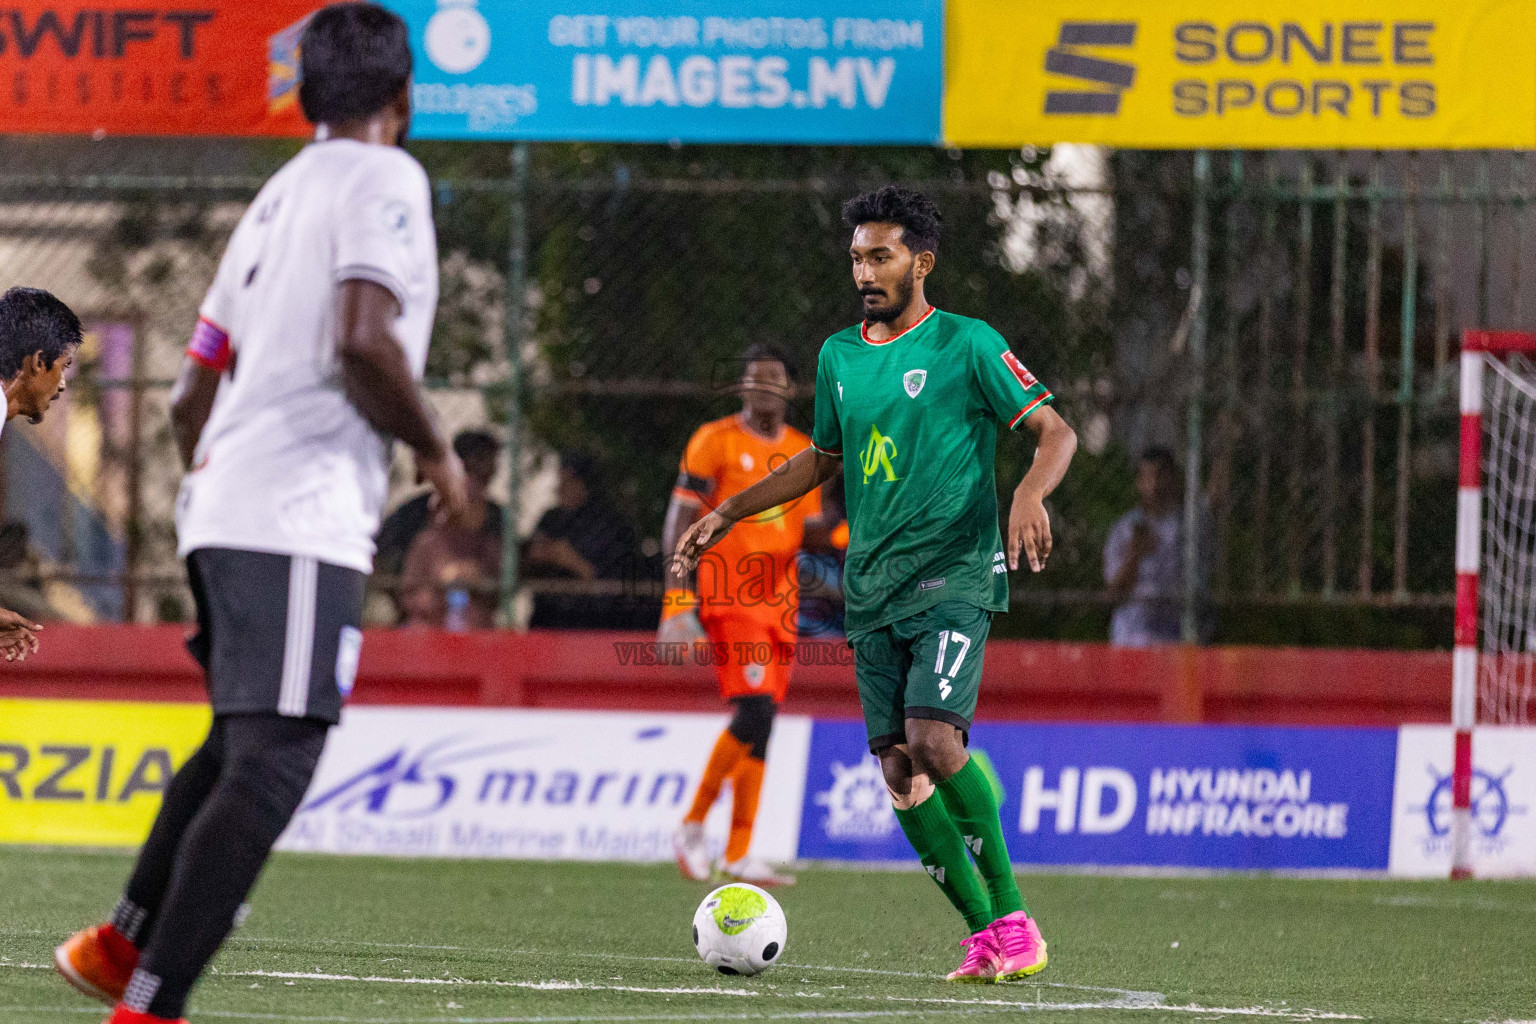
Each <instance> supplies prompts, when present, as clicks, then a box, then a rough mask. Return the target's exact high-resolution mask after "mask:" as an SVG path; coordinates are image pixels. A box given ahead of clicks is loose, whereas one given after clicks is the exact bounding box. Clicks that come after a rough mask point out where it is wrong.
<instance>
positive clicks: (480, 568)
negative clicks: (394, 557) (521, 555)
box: [400, 455, 501, 632]
mask: <svg viewBox="0 0 1536 1024" xmlns="http://www.w3.org/2000/svg"><path fill="white" fill-rule="evenodd" d="M460 458H463V456H462V455H461V456H460ZM489 461H490V463H491V465H492V466H494V465H495V457H494V455H493V456H492V457H491V459H490V460H489ZM467 468H468V467H467V466H466V469H467ZM465 477H466V487H467V490H468V491H469V504H470V506H471V507H473V506H474V505H475V503H476V502H480V501H485V502H486V505H487V506H488V508H487V516H489V514H490V511H491V510H492V509H494V510H495V511H496V512H497V513H498V514H499V513H500V511H501V509H500V506H497V505H495V504H493V503H491V502H490V501H487V500H486V497H485V487H486V483H487V482H488V481H489V479H490V474H485V475H471V474H469V473H466V474H465ZM430 516H431V518H430V521H429V522H428V523H427V525H426V527H425V528H424V529H423V530H422V531H421V532H420V533H418V534H417V535H416V539H415V540H413V541H411V548H410V550H409V551H408V552H406V556H405V565H404V567H403V568H402V570H401V573H400V605H401V608H402V610H403V611H404V613H405V625H407V626H426V627H430V628H434V629H449V630H452V631H454V632H463V631H464V630H466V629H490V628H491V627H492V626H494V625H496V597H497V594H498V593H499V588H500V582H501V531H500V530H494V531H493V530H487V529H486V528H485V527H484V525H482V526H480V527H479V528H478V529H469V528H466V527H462V526H455V525H453V524H452V523H450V522H449V521H448V516H447V514H446V513H445V511H444V510H442V509H434V510H432V511H431V513H430Z"/></svg>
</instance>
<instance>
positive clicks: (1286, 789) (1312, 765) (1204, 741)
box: [800, 722, 1397, 870]
mask: <svg viewBox="0 0 1536 1024" xmlns="http://www.w3.org/2000/svg"><path fill="white" fill-rule="evenodd" d="M1396 746H1397V732H1396V730H1393V729H1283V728H1250V727H1228V726H1143V725H1024V724H998V725H991V724H980V725H977V726H976V728H975V729H974V730H973V731H972V733H971V748H972V750H973V752H978V753H980V754H982V755H984V756H985V758H986V760H987V762H989V763H990V764H991V766H992V767H993V769H994V770H995V772H996V775H997V778H998V780H999V782H1000V783H1001V784H1002V787H1003V791H1004V798H1003V801H1002V815H1003V825H1004V828H1005V835H1006V836H1007V839H1008V848H1009V852H1010V853H1011V854H1012V856H1013V859H1014V861H1015V862H1017V863H1027V864H1092V865H1106V866H1113V865H1127V866H1129V865H1138V866H1140V865H1145V866H1154V865H1155V866H1176V867H1196V868H1243V869H1263V868H1285V869H1297V868H1309V869H1315V868H1354V869H1374V870H1381V869H1384V868H1386V866H1387V850H1388V842H1389V828H1390V824H1391V815H1390V813H1389V808H1390V802H1391V793H1392V784H1393V763H1394V757H1395V754H1396ZM806 770H807V780H806V786H805V794H806V796H805V799H806V803H805V812H804V815H803V818H802V825H801V833H800V856H801V857H805V858H811V859H820V858H829V859H839V860H864V861H891V860H910V859H913V857H914V855H913V853H912V849H911V847H910V846H909V845H908V844H907V841H906V839H905V837H904V836H903V835H902V833H901V829H900V827H899V826H898V825H897V822H896V816H895V814H894V813H893V812H892V811H891V805H890V799H889V797H888V796H887V794H886V791H885V784H884V781H883V780H882V778H881V774H880V766H879V763H878V762H877V761H876V759H875V758H874V757H873V756H872V755H871V754H869V753H868V751H867V747H866V745H865V736H864V728H863V725H862V724H861V723H855V722H817V723H816V725H815V728H814V730H813V732H812V736H811V752H810V759H809V761H808V763H807V769H806Z"/></svg>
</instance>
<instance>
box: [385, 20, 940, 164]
mask: <svg viewBox="0 0 1536 1024" xmlns="http://www.w3.org/2000/svg"><path fill="white" fill-rule="evenodd" d="M387 4H388V6H389V7H391V8H393V9H394V10H395V11H397V12H399V13H400V14H401V15H402V16H403V17H405V19H406V20H407V21H408V22H409V23H410V26H411V38H412V41H413V44H414V45H415V47H416V53H417V60H416V85H415V91H414V96H413V98H414V101H415V106H416V117H415V121H414V123H413V126H412V131H413V132H414V134H416V135H417V136H419V137H422V138H434V139H529V140H546V141H548V140H555V141H558V140H577V139H585V140H596V141H612V142H669V141H672V140H678V141H682V142H795V143H897V142H907V143H917V144H924V145H928V144H933V143H936V142H938V141H939V135H940V132H939V109H940V105H941V96H942V92H943V53H944V45H943V44H944V40H943V30H944V5H943V0H885V2H884V3H881V4H879V5H877V6H874V7H871V6H870V5H868V4H863V3H857V2H854V0H717V2H713V3H709V4H699V3H689V2H677V0H673V2H671V3H668V2H664V0H602V2H599V3H577V2H573V0H521V2H519V3H515V4H512V3H497V2H494V0H387Z"/></svg>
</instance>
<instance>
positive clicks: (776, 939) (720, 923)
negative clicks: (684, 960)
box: [693, 882, 789, 977]
mask: <svg viewBox="0 0 1536 1024" xmlns="http://www.w3.org/2000/svg"><path fill="white" fill-rule="evenodd" d="M788 936H789V928H788V925H787V924H786V923H785V921H784V909H783V908H782V907H780V906H779V901H778V900H776V899H774V898H773V897H772V896H770V895H768V894H767V893H766V892H764V891H763V890H762V889H759V888H758V887H757V886H755V885H748V884H746V883H745V882H732V883H731V884H730V885H722V886H721V887H720V888H718V889H716V890H715V891H714V892H712V893H710V894H709V895H708V896H706V897H704V902H703V903H700V904H699V909H698V910H696V911H694V914H693V947H694V948H695V949H697V950H698V951H699V956H701V957H703V958H704V962H705V963H707V964H709V966H711V967H713V968H714V969H715V970H717V971H719V972H720V973H721V974H740V975H746V976H748V977H750V976H752V975H754V974H762V973H763V972H764V971H766V970H767V969H768V968H770V967H772V966H773V965H774V964H775V963H776V962H777V961H778V959H779V957H781V956H783V955H784V943H785V940H786V939H787V938H788Z"/></svg>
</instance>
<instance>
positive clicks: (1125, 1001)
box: [0, 964, 1364, 1021]
mask: <svg viewBox="0 0 1536 1024" xmlns="http://www.w3.org/2000/svg"><path fill="white" fill-rule="evenodd" d="M0 968H11V969H17V970H52V966H51V965H48V964H0ZM218 977H220V978H272V979H274V980H281V981H289V982H296V981H321V982H340V983H355V984H380V985H434V986H452V987H458V986H478V987H490V988H520V989H533V990H537V991H545V992H582V991H588V992H590V991H609V992H634V993H642V994H647V995H700V996H730V997H741V996H749V997H750V996H765V995H766V996H772V997H775V998H779V999H820V998H827V996H826V994H825V993H820V992H795V993H788V992H772V991H770V992H755V991H752V990H749V989H724V988H718V987H715V988H705V987H691V986H677V987H643V986H638V985H604V984H588V983H585V982H582V981H564V980H561V979H551V980H548V981H498V980H488V979H472V978H454V977H447V978H400V977H387V976H383V975H357V974H330V973H325V972H319V971H261V970H257V971H227V972H220V973H219V975H218ZM1149 997H1152V998H1149ZM833 998H837V999H847V1000H856V1001H862V1002H885V1003H907V1004H909V1005H914V1006H967V1007H973V1008H998V1009H1008V1010H1014V1011H1036V1012H1040V1011H1056V1012H1062V1011H1091V1010H1142V1011H1148V1010H1150V1011H1157V1012H1163V1013H1192V1014H1212V1015H1216V1016H1236V1017H1270V1018H1276V1019H1280V1020H1291V1021H1317V1020H1363V1019H1364V1018H1363V1017H1360V1016H1358V1015H1355V1014H1346V1013H1331V1012H1328V1011H1323V1010H1312V1009H1295V1010H1293V1009H1287V1008H1280V1007H1270V1006H1244V1007H1217V1006H1203V1005H1200V1004H1198V1003H1188V1004H1185V1005H1170V1004H1168V1003H1166V1002H1164V1001H1163V997H1162V996H1161V994H1159V993H1146V992H1134V993H1129V992H1128V993H1127V994H1126V995H1123V996H1122V997H1121V998H1119V999H1114V1000H1108V1001H1102V1000H1101V1001H1094V1002H1047V1001H1045V1000H1044V999H1043V998H1041V992H1040V990H1039V989H1036V990H1035V1000H1034V1001H1033V1002H1023V1001H1020V1000H1015V999H961V998H958V997H948V998H945V997H933V996H893V995H885V996H878V995H859V994H856V993H838V994H837V995H836V996H834V997H833ZM808 1012H809V1011H808ZM827 1012H831V1011H827ZM277 1019H284V1018H277ZM583 1019H587V1018H583Z"/></svg>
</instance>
